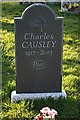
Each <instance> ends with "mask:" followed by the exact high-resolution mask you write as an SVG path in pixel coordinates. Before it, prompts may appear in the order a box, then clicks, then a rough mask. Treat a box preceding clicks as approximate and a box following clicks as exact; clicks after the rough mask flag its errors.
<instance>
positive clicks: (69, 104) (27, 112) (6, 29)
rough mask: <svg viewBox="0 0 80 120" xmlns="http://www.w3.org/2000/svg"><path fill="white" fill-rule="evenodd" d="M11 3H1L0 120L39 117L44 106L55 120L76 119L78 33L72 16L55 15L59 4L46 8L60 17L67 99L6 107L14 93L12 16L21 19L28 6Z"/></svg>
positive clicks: (79, 93) (78, 100) (79, 86)
mask: <svg viewBox="0 0 80 120" xmlns="http://www.w3.org/2000/svg"><path fill="white" fill-rule="evenodd" d="M28 5H29V4H26V5H20V4H19V3H15V2H5V3H2V17H3V19H2V41H1V49H2V100H3V105H2V112H1V113H0V118H3V119H4V118H27V117H28V118H29V117H32V116H35V115H36V114H38V113H39V110H40V109H41V108H42V107H45V106H48V107H51V108H54V109H56V110H57V111H58V114H59V115H58V117H57V119H59V120H62V118H75V120H76V119H77V118H79V109H80V108H79V104H80V77H79V75H80V71H79V68H80V66H79V64H80V59H79V55H80V53H79V45H80V41H79V32H78V20H79V17H80V16H78V15H76V14H71V13H69V12H66V13H61V12H59V9H60V4H50V3H48V5H49V6H50V7H51V8H52V9H54V11H55V13H56V15H57V16H63V17H64V39H63V64H62V65H63V72H62V73H63V77H62V81H63V82H62V87H63V89H64V90H65V91H66V92H67V96H68V98H67V99H66V100H65V99H62V98H60V99H58V100H54V99H52V98H48V99H40V100H28V101H20V102H19V103H10V96H11V91H12V90H15V89H16V72H15V37H14V16H21V14H22V12H23V11H24V9H25V8H26V7H27V6H28Z"/></svg>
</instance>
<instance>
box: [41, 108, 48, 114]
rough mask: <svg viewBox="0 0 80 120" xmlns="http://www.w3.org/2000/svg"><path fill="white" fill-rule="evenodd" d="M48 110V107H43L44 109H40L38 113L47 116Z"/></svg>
mask: <svg viewBox="0 0 80 120" xmlns="http://www.w3.org/2000/svg"><path fill="white" fill-rule="evenodd" d="M48 110H50V108H49V107H44V108H42V109H41V110H40V112H41V113H42V114H47V113H48Z"/></svg>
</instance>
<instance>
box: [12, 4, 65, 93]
mask: <svg viewBox="0 0 80 120" xmlns="http://www.w3.org/2000/svg"><path fill="white" fill-rule="evenodd" d="M14 20H15V45H16V80H17V83H16V86H17V90H16V91H17V93H44V92H60V91H62V88H61V87H62V46H63V45H62V39H63V18H62V17H61V18H60V17H56V16H55V14H54V11H53V10H51V9H50V8H49V7H48V6H47V5H43V4H40V3H39V4H37V3H36V4H33V5H31V6H29V7H28V8H26V9H25V10H24V12H23V13H22V16H21V17H15V18H14Z"/></svg>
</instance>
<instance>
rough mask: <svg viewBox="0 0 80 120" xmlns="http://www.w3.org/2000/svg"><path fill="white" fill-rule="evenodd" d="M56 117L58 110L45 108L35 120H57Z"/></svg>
mask: <svg viewBox="0 0 80 120" xmlns="http://www.w3.org/2000/svg"><path fill="white" fill-rule="evenodd" d="M56 115H58V113H57V111H56V110H54V109H50V108H49V107H44V108H42V109H41V110H40V113H39V114H38V115H37V116H36V117H35V118H34V120H55V116H56Z"/></svg>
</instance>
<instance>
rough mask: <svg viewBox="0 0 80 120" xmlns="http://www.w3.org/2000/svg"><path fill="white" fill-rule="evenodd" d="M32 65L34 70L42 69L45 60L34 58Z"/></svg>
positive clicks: (44, 65) (44, 66)
mask: <svg viewBox="0 0 80 120" xmlns="http://www.w3.org/2000/svg"><path fill="white" fill-rule="evenodd" d="M32 66H33V68H35V69H36V70H41V69H44V68H46V61H44V60H35V61H33V62H32Z"/></svg>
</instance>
